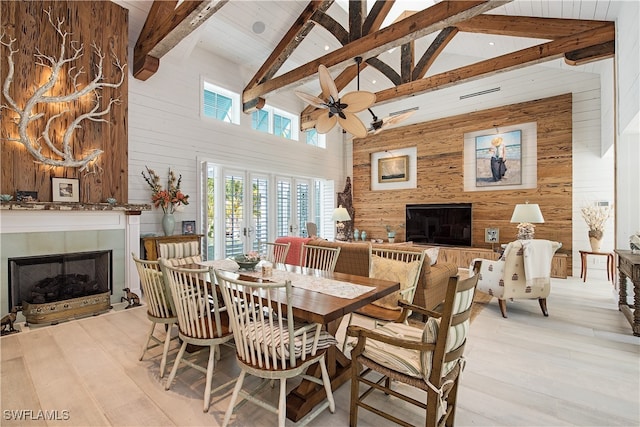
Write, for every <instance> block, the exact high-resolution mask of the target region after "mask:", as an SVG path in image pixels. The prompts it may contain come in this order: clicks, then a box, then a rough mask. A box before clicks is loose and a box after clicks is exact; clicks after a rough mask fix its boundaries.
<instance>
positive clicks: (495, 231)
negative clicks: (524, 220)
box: [484, 228, 500, 243]
mask: <svg viewBox="0 0 640 427" xmlns="http://www.w3.org/2000/svg"><path fill="white" fill-rule="evenodd" d="M484 241H485V242H486V243H498V242H499V241H500V229H499V228H485V229H484Z"/></svg>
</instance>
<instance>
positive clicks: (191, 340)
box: [159, 258, 233, 412]
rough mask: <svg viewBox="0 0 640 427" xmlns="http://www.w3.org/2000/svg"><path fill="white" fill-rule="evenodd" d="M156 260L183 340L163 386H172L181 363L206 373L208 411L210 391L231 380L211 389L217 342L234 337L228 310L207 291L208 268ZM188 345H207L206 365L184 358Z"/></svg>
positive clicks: (208, 286)
mask: <svg viewBox="0 0 640 427" xmlns="http://www.w3.org/2000/svg"><path fill="white" fill-rule="evenodd" d="M159 261H160V268H161V270H162V274H163V276H164V280H165V283H166V285H167V287H168V288H169V289H170V290H171V297H172V299H173V303H174V307H175V311H176V315H177V317H178V336H179V337H180V340H181V341H182V346H181V347H180V350H179V351H178V355H177V356H176V360H175V362H174V363H173V369H171V373H170V374H169V378H167V382H166V384H165V389H166V390H169V388H170V387H171V383H172V382H173V379H174V378H175V376H176V373H177V372H178V366H179V365H180V363H183V364H185V365H187V366H189V367H191V368H193V369H196V370H198V371H200V372H202V373H204V374H206V383H205V390H204V409H203V410H204V412H207V411H208V410H209V403H210V401H211V394H212V393H215V392H216V391H218V390H220V389H222V388H224V387H227V386H228V385H229V384H231V382H227V383H225V384H222V385H221V386H219V387H217V388H216V389H215V390H211V383H212V381H213V370H214V368H215V363H216V360H219V359H220V345H221V344H226V343H228V342H229V341H231V340H232V339H233V333H232V332H231V329H230V327H229V316H228V315H227V309H226V307H225V306H224V304H220V302H219V301H218V296H217V292H211V291H210V286H211V283H210V280H208V279H209V278H210V276H209V269H208V268H197V269H193V268H184V267H180V266H173V265H171V264H170V263H169V262H167V261H166V260H165V259H164V258H160V259H159ZM189 344H192V345H196V346H201V347H209V359H208V362H207V366H206V368H205V367H203V366H201V365H198V364H196V363H194V362H192V361H191V360H189V359H187V358H185V357H184V355H185V350H186V349H187V345H189Z"/></svg>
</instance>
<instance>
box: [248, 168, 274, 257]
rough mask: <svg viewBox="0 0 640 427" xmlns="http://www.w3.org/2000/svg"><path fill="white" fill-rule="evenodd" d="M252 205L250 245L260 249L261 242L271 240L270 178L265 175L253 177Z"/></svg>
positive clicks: (253, 248) (256, 249) (254, 248)
mask: <svg viewBox="0 0 640 427" xmlns="http://www.w3.org/2000/svg"><path fill="white" fill-rule="evenodd" d="M251 187H252V188H251V194H252V197H251V206H250V207H249V209H250V212H251V213H252V219H251V222H252V224H251V226H250V233H249V235H248V237H249V238H250V246H251V249H252V250H254V251H259V250H260V247H261V243H264V242H267V241H269V191H268V190H269V180H268V178H267V177H264V176H253V177H252V179H251Z"/></svg>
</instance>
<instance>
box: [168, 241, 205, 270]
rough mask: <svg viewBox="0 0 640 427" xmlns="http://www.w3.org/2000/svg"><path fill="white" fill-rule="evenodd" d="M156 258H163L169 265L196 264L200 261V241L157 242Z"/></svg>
mask: <svg viewBox="0 0 640 427" xmlns="http://www.w3.org/2000/svg"><path fill="white" fill-rule="evenodd" d="M158 258H164V259H165V261H167V262H168V263H169V264H171V265H186V264H197V263H199V262H201V261H202V254H201V253H200V242H199V241H189V242H177V243H159V244H158Z"/></svg>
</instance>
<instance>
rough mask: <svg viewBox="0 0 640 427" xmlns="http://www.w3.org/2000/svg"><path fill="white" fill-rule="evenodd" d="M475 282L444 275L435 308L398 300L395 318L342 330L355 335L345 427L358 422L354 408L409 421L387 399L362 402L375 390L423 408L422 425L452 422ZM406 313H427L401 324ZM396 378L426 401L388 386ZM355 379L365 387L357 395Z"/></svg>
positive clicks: (472, 278)
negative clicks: (446, 278) (376, 403)
mask: <svg viewBox="0 0 640 427" xmlns="http://www.w3.org/2000/svg"><path fill="white" fill-rule="evenodd" d="M479 264H480V262H478V263H476V265H475V268H476V269H479V268H480V265H479ZM477 281H478V278H477V276H473V277H471V278H468V279H464V280H459V279H458V277H457V276H452V277H450V278H449V282H448V285H447V292H446V297H445V300H444V303H443V305H442V306H441V309H442V311H441V312H433V311H430V310H427V309H425V308H423V307H419V306H415V305H412V304H409V303H408V302H406V301H401V302H400V305H401V306H402V310H403V315H402V316H400V317H399V319H398V321H396V322H391V323H386V324H385V325H383V326H380V327H379V328H376V329H367V328H363V327H361V326H356V325H351V326H349V327H348V328H347V334H348V335H349V336H351V337H355V338H356V339H357V342H356V345H355V347H354V348H353V350H352V351H351V360H352V363H351V405H350V413H349V425H350V426H351V427H355V426H356V425H357V424H358V410H359V408H362V409H366V410H368V411H371V412H373V413H375V414H377V415H379V416H381V417H383V418H385V419H387V420H390V421H393V422H394V423H397V424H400V425H405V426H411V425H414V424H412V423H408V422H406V421H404V420H402V419H400V418H398V417H399V416H402V415H403V412H402V411H395V412H394V410H393V408H394V407H395V408H397V407H400V406H394V405H392V404H391V402H388V403H387V404H386V405H384V406H372V405H369V404H368V403H365V399H366V398H367V397H368V396H369V395H370V394H371V393H372V392H373V391H375V390H378V391H382V392H384V393H385V394H387V395H391V396H394V397H396V398H399V399H401V400H404V401H405V402H407V403H410V404H413V405H416V406H419V407H420V408H422V409H425V410H426V416H425V425H426V426H428V427H436V426H444V425H446V426H453V425H454V419H455V411H456V405H457V394H458V383H459V380H460V374H461V373H462V370H463V369H464V358H463V353H464V348H465V344H466V337H467V334H468V331H469V324H470V316H471V305H472V302H473V296H474V293H475V288H476V284H477ZM410 311H415V312H418V313H421V314H423V315H426V316H428V319H427V322H426V323H425V324H424V326H419V327H418V326H411V325H407V324H405V323H403V322H402V320H403V319H405V318H406V316H408V315H409V312H410ZM380 375H382V377H381V378H379V376H380ZM396 381H397V382H400V383H404V384H406V385H408V386H411V387H415V388H418V389H420V390H423V391H425V392H426V399H425V400H423V401H418V400H416V399H417V398H416V397H415V394H414V393H412V395H411V396H409V395H407V394H404V393H406V391H405V390H404V389H402V388H399V387H398V388H397V390H393V389H392V388H391V385H392V382H396ZM360 383H362V384H363V385H365V387H366V389H365V390H364V392H363V393H360Z"/></svg>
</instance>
